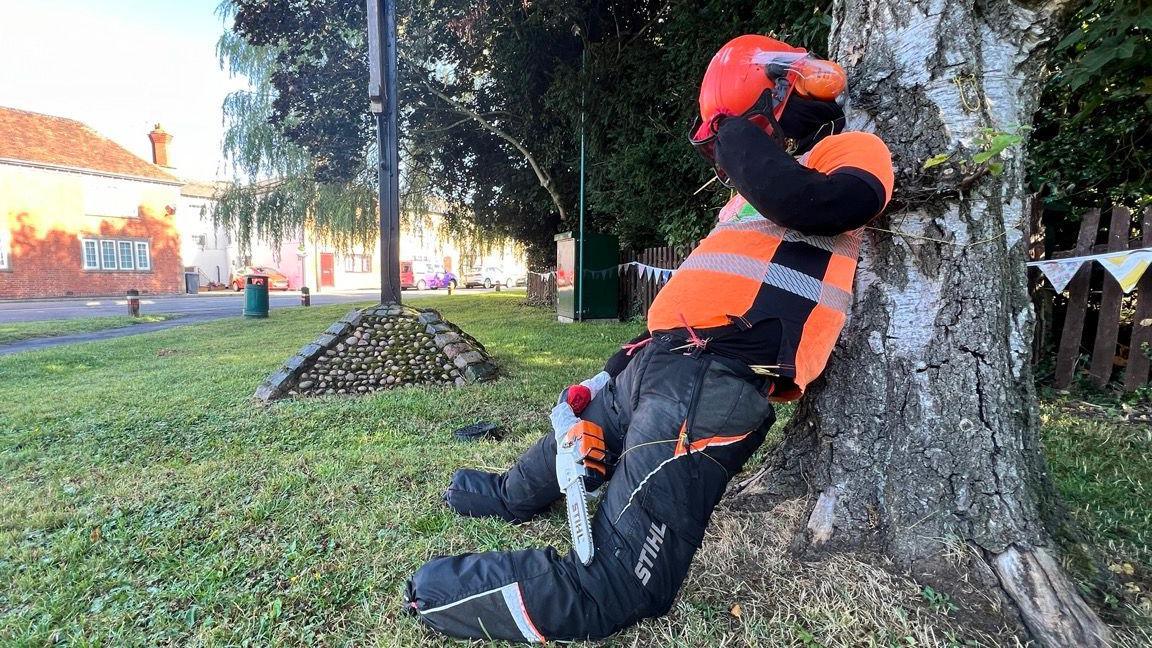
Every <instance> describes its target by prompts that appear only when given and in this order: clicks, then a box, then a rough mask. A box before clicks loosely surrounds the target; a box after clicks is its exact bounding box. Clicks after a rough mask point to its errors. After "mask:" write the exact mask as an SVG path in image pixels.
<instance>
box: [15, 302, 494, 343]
mask: <svg viewBox="0 0 1152 648" xmlns="http://www.w3.org/2000/svg"><path fill="white" fill-rule="evenodd" d="M443 292H444V291H436V290H424V291H420V290H409V291H405V292H404V296H405V297H408V296H410V295H434V294H437V293H440V294H443ZM469 292H472V291H469ZM379 298H380V292H379V291H377V290H349V291H341V292H332V293H323V294H320V295H312V304H313V305H315V306H323V305H326V304H343V303H348V302H362V301H375V300H377V299H379ZM268 302H269V307H270V308H271V309H273V310H275V309H277V308H285V307H290V306H299V305H300V293H298V292H286V293H279V292H273V293H271V294H269V298H268ZM127 312H128V305H127V303H126V302H125V301H124V298H122V297H96V298H77V299H51V300H49V299H34V300H23V301H0V323H5V322H35V321H41V320H59V319H73V318H77V317H105V316H109V315H126V314H127ZM140 312H142V313H157V314H159V313H170V314H177V315H179V317H176V318H174V319H170V320H167V321H164V322H156V323H152V324H137V325H135V326H125V327H122V328H116V329H107V330H104V331H95V332H92V333H78V334H76V335H62V336H58V337H50V338H35V339H31V340H22V341H20V342H13V343H11V344H5V345H0V355H10V354H13V353H20V352H22V351H32V350H35V349H44V348H47V347H53V346H58V345H61V344H76V343H79V342H92V341H94V340H107V339H111V338H118V337H124V336H127V335H139V334H141V333H149V332H151V331H160V330H163V329H168V328H172V327H175V326H185V325H187V324H194V323H197V322H204V321H207V320H214V319H221V318H224V317H239V316H240V315H242V314H243V312H244V297H243V295H242V294H240V293H232V292H211V293H201V294H199V295H169V296H157V297H143V298H141V299H140Z"/></svg>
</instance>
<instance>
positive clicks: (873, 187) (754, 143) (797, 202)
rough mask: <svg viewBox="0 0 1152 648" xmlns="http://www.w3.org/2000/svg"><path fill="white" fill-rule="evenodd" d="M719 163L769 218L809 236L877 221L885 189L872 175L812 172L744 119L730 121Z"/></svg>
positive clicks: (720, 136)
mask: <svg viewBox="0 0 1152 648" xmlns="http://www.w3.org/2000/svg"><path fill="white" fill-rule="evenodd" d="M716 162H717V163H718V164H719V165H720V168H721V169H723V170H724V172H725V173H727V174H728V177H729V178H731V180H732V184H733V185H735V187H736V189H737V191H739V192H740V195H741V196H744V199H745V200H747V201H748V202H749V203H750V204H751V205H752V206H753V207H755V208H756V211H758V212H760V213H761V214H762V215H763V216H764V217H765V218H767V219H769V220H771V221H773V222H775V223H777V224H778V225H782V226H784V227H787V228H790V229H794V230H796V231H798V232H801V233H804V234H815V235H822V236H831V235H834V234H840V233H843V232H847V231H850V230H854V229H856V228H858V227H863V226H864V225H865V224H867V223H868V221H870V220H872V219H873V218H874V217H875V216H876V215H877V214H878V213H880V210H881V209H882V208H883V206H884V188H883V186H882V185H881V184H880V181H879V180H877V179H876V178H875V177H874V176H873V175H872V174H870V173H868V172H867V171H864V170H861V169H855V168H851V167H848V168H842V169H838V170H837V171H836V172H834V173H832V174H830V175H828V174H824V173H821V172H819V171H816V170H814V169H809V168H808V167H806V166H804V165H802V164H800V163H799V162H797V161H796V160H794V159H793V158H792V156H790V155H788V154H787V153H785V152H784V150H783V149H781V148H780V146H779V145H777V144H776V141H775V140H774V139H772V136H771V135H768V134H767V133H765V132H764V131H763V130H761V129H760V128H759V127H758V126H756V125H755V124H753V123H752V122H750V121H748V120H747V119H745V118H743V117H731V118H729V119H725V120H724V122H723V123H722V124H721V125H720V129H719V131H718V132H717V134H716Z"/></svg>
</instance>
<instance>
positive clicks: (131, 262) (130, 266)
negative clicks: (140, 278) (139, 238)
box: [116, 241, 136, 270]
mask: <svg viewBox="0 0 1152 648" xmlns="http://www.w3.org/2000/svg"><path fill="white" fill-rule="evenodd" d="M133 243H134V241H116V263H118V264H119V265H120V269H121V270H135V269H136V246H135V245H133ZM125 246H127V247H128V263H124V247H125Z"/></svg>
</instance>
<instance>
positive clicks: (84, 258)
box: [80, 238, 100, 270]
mask: <svg viewBox="0 0 1152 648" xmlns="http://www.w3.org/2000/svg"><path fill="white" fill-rule="evenodd" d="M89 243H91V244H92V263H88V244H89ZM80 267H82V268H83V269H85V270H99V269H100V241H98V240H96V239H90V238H86V239H80Z"/></svg>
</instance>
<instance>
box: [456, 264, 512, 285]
mask: <svg viewBox="0 0 1152 648" xmlns="http://www.w3.org/2000/svg"><path fill="white" fill-rule="evenodd" d="M526 282H527V280H526V278H525V277H523V276H520V277H519V278H517V277H516V276H515V275H513V274H511V273H506V272H504V270H503V269H502V268H498V267H496V266H486V267H483V268H472V269H471V270H469V271H468V272H466V273H465V274H464V287H465V288H474V287H476V286H483V287H485V288H491V287H492V286H495V285H496V284H497V283H499V284H500V285H502V286H507V287H512V286H523V285H524V284H525V283H526Z"/></svg>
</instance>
